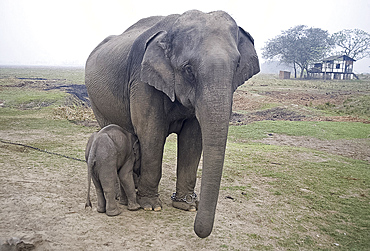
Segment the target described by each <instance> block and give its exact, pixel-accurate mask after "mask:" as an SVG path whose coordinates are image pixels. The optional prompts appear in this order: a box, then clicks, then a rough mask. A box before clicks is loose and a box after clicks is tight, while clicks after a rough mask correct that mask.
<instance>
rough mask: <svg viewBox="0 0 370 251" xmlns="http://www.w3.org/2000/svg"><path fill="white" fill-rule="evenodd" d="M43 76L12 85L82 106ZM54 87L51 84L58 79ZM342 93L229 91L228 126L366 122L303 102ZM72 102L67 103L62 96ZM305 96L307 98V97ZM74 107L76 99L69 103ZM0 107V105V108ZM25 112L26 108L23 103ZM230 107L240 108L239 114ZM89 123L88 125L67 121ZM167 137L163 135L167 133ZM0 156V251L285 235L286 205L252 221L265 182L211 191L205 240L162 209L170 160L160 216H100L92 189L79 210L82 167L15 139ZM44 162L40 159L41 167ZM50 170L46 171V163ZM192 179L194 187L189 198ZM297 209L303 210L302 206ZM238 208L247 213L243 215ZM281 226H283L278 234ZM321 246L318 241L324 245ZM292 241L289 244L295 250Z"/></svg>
mask: <svg viewBox="0 0 370 251" xmlns="http://www.w3.org/2000/svg"><path fill="white" fill-rule="evenodd" d="M48 81H49V80H45V79H23V80H20V81H19V82H17V84H19V87H20V88H22V87H25V86H27V87H31V88H40V89H44V90H50V89H55V88H59V89H61V90H63V91H66V92H68V93H70V94H72V95H73V96H75V97H77V98H78V100H80V101H81V102H82V103H83V104H86V105H88V103H87V102H88V101H87V99H86V97H87V96H86V91H85V89H84V87H83V86H81V85H75V86H73V85H66V84H65V82H63V81H54V82H53V83H51V82H48ZM58 83H59V84H58ZM343 95H345V94H343ZM343 95H323V94H318V95H316V96H315V95H314V94H309V95H306V94H302V93H295V94H291V93H290V94H286V93H285V92H269V93H264V94H258V95H257V94H254V93H250V92H247V91H243V90H238V91H237V92H236V93H235V95H234V107H233V111H234V112H233V116H232V120H231V124H234V125H239V124H247V123H251V122H253V121H262V120H291V121H303V120H309V121H314V120H317V121H322V120H329V121H358V122H367V121H366V120H363V119H359V118H356V117H349V116H344V117H342V116H337V117H325V116H322V115H317V114H315V113H314V112H312V110H309V109H305V107H304V105H306V104H307V105H309V104H312V103H314V104H319V103H322V104H324V103H326V102H329V101H330V102H331V103H335V102H342V100H343V98H345V97H344V96H343ZM71 100H74V101H71V102H72V103H73V102H76V99H71ZM271 102H275V103H278V104H279V105H278V106H276V107H272V108H269V109H263V110H259V109H260V108H261V105H262V104H263V103H271ZM310 102H311V103H310ZM77 103H78V102H77ZM0 109H1V108H0ZM24 109H30V107H24ZM240 111H247V112H246V113H240ZM74 122H75V123H80V124H81V123H82V124H86V125H89V126H90V127H91V130H90V131H91V132H92V131H94V130H95V129H96V123H94V122H91V121H90V122H86V121H74ZM89 136H90V132H88V131H84V132H81V133H78V134H76V135H74V136H73V139H68V140H70V141H71V142H72V145H73V146H74V147H81V148H84V144H85V142H86V141H87V139H88V137H89ZM50 137H54V135H52V134H45V132H44V131H42V130H30V131H24V132H20V131H13V130H12V129H11V128H9V129H8V130H2V131H0V138H1V139H5V140H11V141H15V142H23V143H27V142H32V141H34V140H35V139H39V140H43V139H47V138H50ZM171 137H172V136H171ZM260 142H263V143H266V144H275V145H289V146H295V147H305V148H312V149H317V150H320V151H324V152H329V153H335V154H340V155H343V156H347V157H351V158H357V159H362V160H366V161H370V156H369V153H368V151H367V149H369V148H368V147H369V140H358V141H357V140H356V141H354V140H336V141H327V140H320V139H314V138H308V137H290V136H285V135H271V137H269V138H265V139H263V140H260ZM0 151H1V152H2V153H1V155H2V156H3V157H4V159H6V160H7V161H6V162H3V161H1V162H0V164H1V174H0V181H1V184H0V186H1V188H0V198H1V199H0V200H1V206H0V209H1V211H0V221H1V226H0V239H1V242H2V246H1V250H15V249H11V248H14V247H15V245H18V247H23V248H24V249H19V250H32V249H34V250H147V249H153V250H181V249H186V250H253V249H258V247H261V248H262V249H263V247H270V249H271V250H275V249H276V248H277V249H284V248H278V245H277V243H278V241H279V238H282V236H287V235H290V234H293V233H294V229H293V228H292V227H291V223H292V222H293V221H294V219H289V218H287V217H286V212H287V211H289V210H291V209H290V206H289V204H286V205H285V206H284V207H285V209H286V210H285V211H283V210H281V211H279V210H277V211H274V214H273V215H272V216H269V217H261V214H260V212H262V211H266V210H267V211H268V210H271V208H273V207H275V206H276V205H277V204H279V201H277V198H276V197H273V196H271V194H270V193H268V192H267V190H268V186H269V185H268V182H270V181H271V179H272V178H268V177H253V175H250V176H247V177H246V178H245V183H248V184H253V185H252V187H251V189H253V191H254V192H255V193H256V194H258V198H257V197H256V198H252V199H248V198H246V196H244V195H245V194H243V193H245V192H244V191H238V192H235V193H234V194H232V195H231V194H229V193H228V192H227V191H226V190H221V191H220V196H219V202H218V207H217V212H216V220H215V227H214V230H213V232H212V234H211V236H210V237H208V238H206V239H199V238H197V237H196V236H195V234H194V232H193V230H192V227H193V222H194V217H195V213H192V212H184V211H179V210H176V209H174V208H172V207H171V200H170V196H171V194H172V192H174V189H175V182H176V179H175V177H176V170H175V165H176V162H175V160H169V161H166V162H165V163H164V164H163V177H162V180H161V184H160V198H161V200H162V202H163V210H162V211H161V212H145V211H143V210H140V211H137V212H130V211H128V210H127V209H126V207H125V206H120V208H121V210H122V214H121V215H119V216H117V217H108V216H106V215H105V214H99V213H97V212H96V196H95V191H94V189H92V191H93V194H92V198H91V200H92V202H93V209H92V210H91V209H85V207H84V204H85V196H86V166H85V163H82V162H78V161H74V160H69V159H63V160H62V161H61V159H60V157H58V156H53V155H48V154H45V153H35V152H34V150H32V149H29V148H26V147H23V146H16V145H9V144H4V143H0ZM302 158H305V159H308V160H311V161H318V162H319V161H321V160H318V159H317V157H315V156H311V155H305V156H304V157H302ZM46 163H47V164H46ZM50 166H52V168H50ZM199 187H200V178H198V180H197V187H196V192H197V193H198V194H199ZM302 210H307V213H308V214H309V213H310V212H309V210H308V209H302ZM246 212H247V213H246ZM304 227H306V228H307V229H309V231H308V232H307V235H309V236H312V238H316V239H318V240H317V242H319V243H320V242H322V243H323V245H324V246H325V245H326V243H328V242H330V240H328V238H329V237H326V236H320V238H319V237H318V236H319V234H318V233H317V232H315V227H314V226H304ZM279 228H282V229H284V230H283V232H282V231H281V230H278V229H279ZM324 243H325V244H324ZM298 249H299V243H298V244H297V250H298Z"/></svg>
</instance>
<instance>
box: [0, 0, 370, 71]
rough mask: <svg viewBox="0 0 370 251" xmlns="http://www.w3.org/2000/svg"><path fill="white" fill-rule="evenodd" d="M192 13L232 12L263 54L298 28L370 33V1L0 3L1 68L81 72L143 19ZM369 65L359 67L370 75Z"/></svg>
mask: <svg viewBox="0 0 370 251" xmlns="http://www.w3.org/2000/svg"><path fill="white" fill-rule="evenodd" d="M190 9H198V10H201V11H204V12H209V11H214V10H224V11H226V12H228V13H229V14H230V15H231V16H232V17H233V18H234V19H235V20H236V22H237V23H238V25H239V26H241V27H243V28H244V29H245V30H246V31H248V32H250V33H251V34H252V36H253V37H254V39H255V46H256V49H257V53H258V54H259V57H260V61H261V62H263V61H264V60H263V59H262V56H261V49H262V48H263V46H264V45H265V42H266V41H267V40H268V39H271V38H273V37H275V36H277V35H279V34H280V33H281V31H282V30H287V29H289V28H291V27H294V26H296V25H300V24H303V25H307V26H309V27H315V28H321V29H324V30H328V31H329V33H331V34H332V33H334V32H337V31H340V30H343V29H355V28H358V29H362V30H364V31H366V32H368V33H370V1H369V0H352V1H349V0H346V1H345V0H311V1H297V0H280V1H276V0H255V1H246V0H222V1H218V0H211V1H202V0H187V1H174V0H163V1H162V0H150V1H138V0H136V1H134V0H103V1H97V0H96V1H95V0H94V1H87V0H0V65H74V66H83V65H84V64H85V61H86V59H87V57H88V55H89V54H90V52H91V51H92V50H93V49H94V47H95V46H96V45H97V44H98V43H99V42H100V41H102V40H103V39H104V38H105V37H107V36H108V35H114V34H120V33H122V32H123V31H124V30H125V29H126V28H128V27H129V26H130V25H132V24H133V23H135V22H136V21H138V20H139V19H140V18H143V17H148V16H154V15H168V14H175V13H179V14H181V13H183V12H185V11H187V10H190ZM369 65H370V59H362V60H360V61H358V62H356V63H355V66H354V70H355V72H357V73H361V72H370V68H369Z"/></svg>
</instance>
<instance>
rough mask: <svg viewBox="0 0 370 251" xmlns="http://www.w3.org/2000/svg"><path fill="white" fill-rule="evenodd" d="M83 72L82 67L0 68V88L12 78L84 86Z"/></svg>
mask: <svg viewBox="0 0 370 251" xmlns="http://www.w3.org/2000/svg"><path fill="white" fill-rule="evenodd" d="M84 72H85V70H84V69H83V68H82V67H62V68H61V67H58V68H56V67H16V66H15V67H0V86H1V84H6V83H7V82H9V81H12V78H43V79H48V80H65V81H67V82H69V83H73V84H84ZM9 78H10V80H9ZM4 79H7V81H4Z"/></svg>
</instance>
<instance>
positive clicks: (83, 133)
mask: <svg viewBox="0 0 370 251" xmlns="http://www.w3.org/2000/svg"><path fill="white" fill-rule="evenodd" d="M82 84H83V70H82V69H68V68H65V69H58V68H0V139H1V140H6V141H12V142H16V143H22V144H27V145H31V146H34V147H37V148H40V149H45V150H47V151H51V152H56V153H60V154H63V155H68V156H72V157H76V158H80V159H83V158H84V148H85V144H86V141H87V139H88V137H89V136H90V135H91V133H92V132H93V131H96V130H97V126H96V123H94V118H93V115H92V112H91V110H90V109H89V108H87V107H86V105H84V104H83V103H81V102H80V101H79V99H78V98H77V97H76V96H74V95H73V94H71V93H70V92H66V89H63V88H65V87H63V86H66V85H82ZM56 86H59V87H61V88H54V87H56ZM369 109H370V81H369V80H362V81H361V80H355V81H308V80H279V79H277V78H276V77H275V76H268V75H258V76H256V77H254V78H253V79H251V80H250V81H248V82H247V83H246V84H245V85H243V86H241V87H240V88H239V89H238V90H237V92H236V93H235V95H234V107H233V113H234V115H235V114H238V116H237V119H236V120H235V121H233V122H232V123H231V126H230V129H229V136H228V144H227V151H226V160H225V165H224V172H223V178H222V183H221V190H220V196H219V202H218V208H217V213H216V221H215V226H214V231H213V233H212V235H211V236H210V237H208V238H207V239H199V238H197V237H196V236H195V234H194V233H193V230H192V225H193V220H194V214H191V213H189V212H182V211H178V210H175V209H173V208H172V207H171V206H170V205H171V201H170V199H169V198H170V195H171V194H172V192H174V189H175V182H176V169H175V165H176V135H171V136H170V137H169V138H168V140H167V143H166V147H165V154H164V161H163V177H162V180H161V185H160V194H161V199H162V202H163V204H164V207H163V210H162V212H160V213H154V212H144V211H138V212H128V211H127V210H126V209H125V207H123V206H122V210H123V212H122V214H121V215H120V216H118V217H114V218H109V217H106V216H105V215H102V214H98V213H97V212H96V211H94V210H93V211H90V210H85V209H84V208H83V205H84V202H85V196H86V189H87V188H86V176H87V174H86V167H85V164H84V163H83V162H78V161H75V160H70V159H65V158H61V157H58V156H54V155H48V154H46V153H42V152H38V151H34V150H32V149H29V148H26V147H22V146H16V145H10V144H6V143H0V148H1V151H0V156H1V158H0V166H1V170H2V172H1V174H0V182H1V189H0V198H1V201H3V203H2V205H1V206H0V209H1V210H0V211H1V212H0V220H1V222H2V224H1V226H0V239H4V238H5V239H6V238H10V237H19V238H20V237H22V236H24V235H26V236H31V237H34V238H36V239H37V238H38V240H40V241H39V242H37V243H38V244H37V245H39V246H40V248H41V247H43V248H49V249H60V250H66V249H67V250H73V249H74V250H76V249H78V250H87V249H89V250H119V249H121V248H123V247H125V248H131V249H132V250H139V249H142V248H146V247H147V248H154V249H155V250H157V249H163V250H178V249H180V248H187V249H189V248H190V249H192V250H210V249H214V250H368V249H369V247H370V214H369V212H370V123H369V122H370V110H369ZM235 116H236V115H235ZM235 116H234V117H235ZM86 125H89V126H86ZM200 177H201V166H200V168H199V171H198V178H199V180H198V182H197V187H196V190H197V193H199V183H200ZM94 200H95V201H94ZM92 201H93V204H95V206H96V197H94V195H93V196H92ZM35 236H36V237H35ZM164 239H165V240H166V242H165V243H166V244H164V243H163V241H162V240H164Z"/></svg>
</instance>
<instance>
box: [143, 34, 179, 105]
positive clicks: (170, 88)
mask: <svg viewBox="0 0 370 251" xmlns="http://www.w3.org/2000/svg"><path fill="white" fill-rule="evenodd" d="M166 35H167V32H165V31H159V32H157V33H156V34H154V35H153V36H151V37H150V38H149V39H148V40H147V41H146V46H145V52H144V57H143V61H142V62H141V72H140V78H141V81H143V82H146V83H148V84H149V85H151V86H153V87H154V88H156V89H157V90H159V91H162V92H164V93H165V94H166V95H167V96H168V97H169V98H170V99H171V101H172V102H174V101H175V81H174V71H173V68H172V67H171V64H170V59H169V58H168V56H167V54H168V51H169V43H168V42H167V41H166Z"/></svg>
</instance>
